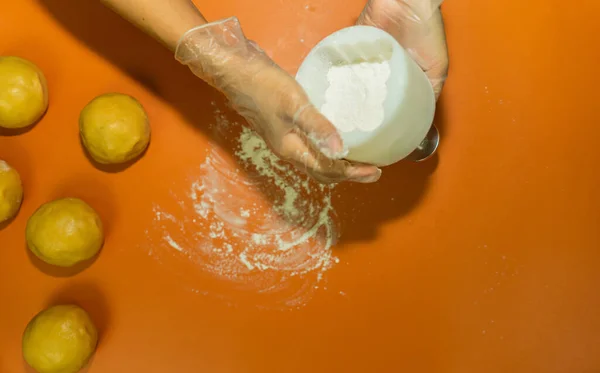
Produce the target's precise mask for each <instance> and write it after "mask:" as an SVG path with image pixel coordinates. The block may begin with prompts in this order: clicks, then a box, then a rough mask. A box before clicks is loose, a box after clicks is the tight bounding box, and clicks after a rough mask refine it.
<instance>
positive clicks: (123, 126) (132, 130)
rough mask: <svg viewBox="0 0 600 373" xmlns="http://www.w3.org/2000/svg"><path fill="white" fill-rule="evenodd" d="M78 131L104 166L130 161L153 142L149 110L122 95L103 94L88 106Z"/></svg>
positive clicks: (87, 147)
mask: <svg viewBox="0 0 600 373" xmlns="http://www.w3.org/2000/svg"><path fill="white" fill-rule="evenodd" d="M79 132H80V134H81V140H82V141H83V145H84V146H85V148H86V149H87V151H88V152H89V154H90V155H91V156H92V158H93V159H94V160H95V161H97V162H98V163H102V164H114V163H124V162H127V161H130V160H132V159H134V158H136V157H137V156H139V155H140V154H142V153H143V152H144V150H146V148H147V147H148V143H149V142H150V124H149V122H148V116H147V115H146V111H145V110H144V108H143V107H142V105H141V104H140V103H139V102H138V101H137V100H136V99H135V98H133V97H131V96H128V95H124V94H120V93H108V94H104V95H102V96H98V97H96V98H95V99H93V100H92V101H91V102H90V103H89V104H87V106H86V107H85V108H84V109H83V110H82V111H81V115H80V117H79Z"/></svg>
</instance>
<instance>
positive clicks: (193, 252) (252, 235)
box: [151, 110, 338, 308]
mask: <svg viewBox="0 0 600 373" xmlns="http://www.w3.org/2000/svg"><path fill="white" fill-rule="evenodd" d="M215 117H216V118H217V123H216V125H214V126H213V127H214V129H215V131H217V132H218V133H220V134H221V135H222V136H223V137H224V138H228V139H229V141H231V139H233V140H234V144H233V148H234V149H235V151H234V154H233V156H231V154H230V153H228V152H226V151H225V150H223V149H222V148H221V147H218V146H216V145H215V146H213V147H212V149H211V150H210V152H209V155H208V156H207V157H206V159H205V161H204V162H203V163H202V164H201V165H200V166H199V167H198V169H197V170H195V171H194V172H193V174H192V176H191V177H190V179H189V186H188V188H187V190H184V191H182V192H175V191H172V193H171V194H172V195H173V196H174V198H175V199H176V201H177V206H178V208H177V209H172V210H169V211H167V210H166V209H165V208H163V207H161V206H160V205H155V206H154V214H155V218H154V222H153V227H152V230H153V231H154V232H153V233H154V234H152V236H153V237H155V236H156V232H157V231H158V232H159V233H160V235H161V236H162V240H160V242H156V240H154V242H152V245H151V246H152V250H151V255H152V257H154V258H155V259H157V260H158V261H160V262H162V263H165V262H166V260H164V259H165V256H169V257H172V256H176V257H178V258H180V259H181V262H182V263H178V265H177V272H178V274H180V275H181V276H182V279H183V280H184V281H186V282H187V283H188V285H189V286H190V288H192V289H193V290H194V291H196V292H198V293H203V294H207V295H214V296H217V297H219V298H223V299H226V300H228V301H229V302H231V303H236V302H238V301H243V300H247V301H248V302H251V303H253V304H255V305H257V306H259V307H267V308H272V307H283V308H290V307H299V306H302V305H304V304H306V302H307V301H308V300H309V299H310V298H311V296H312V295H313V293H314V292H315V290H316V289H318V288H319V287H320V286H322V285H321V282H322V281H323V280H324V276H323V275H324V273H325V272H326V271H327V270H328V269H329V268H331V267H332V265H333V264H335V263H336V262H338V260H337V258H335V257H334V256H333V254H332V245H333V244H334V242H335V240H336V238H337V226H336V224H335V222H334V216H335V214H334V212H333V209H332V206H331V187H330V186H325V185H321V184H318V183H315V182H314V181H312V180H310V179H309V178H308V177H307V176H305V175H303V174H301V173H299V172H298V171H297V170H295V169H294V168H293V167H292V166H291V165H288V164H287V163H285V162H282V161H281V160H279V159H278V158H277V156H275V154H273V153H272V152H271V150H269V148H268V147H267V144H266V143H265V142H264V141H263V140H262V139H261V138H260V137H259V136H258V135H257V134H256V133H255V132H253V131H252V130H250V129H248V128H243V127H241V125H239V124H237V123H230V122H229V121H228V120H227V119H226V117H225V116H224V115H222V114H221V113H220V112H219V111H218V110H217V111H216V113H215ZM171 259H172V258H171ZM180 266H181V267H184V268H186V270H184V271H183V272H182V269H181V268H180ZM190 278H192V279H197V281H196V282H197V283H189V282H193V281H191V280H190ZM206 284H210V288H211V291H210V292H208V291H206V290H205V289H204V288H203V285H206ZM215 288H216V289H219V293H218V294H216V293H214V289H215Z"/></svg>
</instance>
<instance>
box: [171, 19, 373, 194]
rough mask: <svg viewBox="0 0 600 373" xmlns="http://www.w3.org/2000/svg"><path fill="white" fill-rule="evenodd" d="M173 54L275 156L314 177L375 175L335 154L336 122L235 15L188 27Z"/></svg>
mask: <svg viewBox="0 0 600 373" xmlns="http://www.w3.org/2000/svg"><path fill="white" fill-rule="evenodd" d="M175 58H176V59H177V60H178V61H179V62H181V63H182V64H184V65H187V66H188V67H189V68H190V69H191V70H192V72H193V73H194V74H195V75H197V76H198V77H200V78H201V79H203V80H205V81H206V82H207V83H209V84H210V85H212V86H213V87H215V88H216V89H218V90H219V91H221V92H222V93H223V94H224V95H225V96H226V97H227V98H228V99H229V101H230V103H231V105H232V106H233V108H234V109H235V110H237V111H238V113H239V114H241V115H242V116H243V117H244V118H245V119H246V120H247V121H248V122H249V123H250V125H252V126H253V127H254V129H255V130H256V131H257V132H258V133H259V134H260V135H261V136H262V137H263V138H264V139H265V141H266V142H267V143H268V144H269V146H270V147H271V148H272V149H273V151H274V152H275V153H276V154H277V155H278V156H279V157H281V158H282V159H284V160H286V161H289V162H291V163H292V164H294V165H295V166H296V167H298V168H300V169H301V170H303V171H306V172H307V173H308V174H309V175H311V176H313V177H314V178H315V179H317V180H318V181H320V182H324V183H336V182H340V181H344V180H350V181H356V182H363V183H370V182H375V181H377V180H378V179H379V177H380V175H381V171H380V170H379V169H378V168H377V167H375V166H367V165H356V164H351V163H349V162H347V161H345V160H341V159H340V158H342V157H343V156H344V148H343V144H342V139H341V137H340V136H339V134H338V133H337V131H336V129H335V127H333V125H332V124H331V123H330V122H329V121H328V120H327V119H326V118H325V117H324V116H323V115H322V114H321V113H320V112H319V111H318V110H317V108H315V107H314V106H313V105H311V104H310V102H309V100H308V97H307V95H306V93H305V92H304V90H303V89H302V87H300V85H299V84H298V83H297V82H296V80H295V79H294V78H293V77H292V76H290V75H289V74H288V73H286V72H285V71H283V70H282V69H281V68H280V67H279V66H277V65H276V64H275V63H274V62H273V61H272V60H271V59H270V58H269V57H268V56H267V55H266V54H265V53H264V52H263V51H262V50H261V49H260V48H259V47H258V45H256V44H255V43H254V42H252V41H250V40H248V39H246V37H245V36H244V33H243V32H242V29H241V27H240V24H239V21H238V20H237V18H228V19H225V20H222V21H218V22H214V23H210V24H207V25H204V26H200V27H196V28H194V29H191V30H189V31H188V32H187V33H186V34H185V35H183V36H182V38H181V40H180V41H179V44H178V46H177V49H176V51H175Z"/></svg>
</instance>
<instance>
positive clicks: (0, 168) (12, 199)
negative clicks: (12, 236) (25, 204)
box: [0, 160, 23, 223]
mask: <svg viewBox="0 0 600 373" xmlns="http://www.w3.org/2000/svg"><path fill="white" fill-rule="evenodd" d="M21 201H23V185H22V184H21V178H20V177H19V173H18V172H17V171H16V170H15V169H14V168H12V167H10V166H9V165H8V163H6V162H4V161H3V160H0V223H2V222H5V221H7V220H9V219H11V218H12V217H14V216H15V215H16V214H17V212H18V211H19V207H21Z"/></svg>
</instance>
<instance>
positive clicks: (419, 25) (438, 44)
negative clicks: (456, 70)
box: [357, 0, 448, 99]
mask: <svg viewBox="0 0 600 373" xmlns="http://www.w3.org/2000/svg"><path fill="white" fill-rule="evenodd" d="M442 1H443V0H369V2H368V3H367V5H366V6H365V8H364V10H363V12H362V14H361V15H360V17H359V19H358V22H357V23H358V24H359V25H367V26H375V27H377V28H380V29H382V30H384V31H386V32H388V33H389V34H390V35H392V36H393V37H394V38H396V40H398V42H399V43H400V45H402V46H403V47H404V49H406V51H407V52H408V53H409V54H410V55H411V57H412V58H413V59H414V60H415V61H416V62H417V63H418V64H419V66H421V68H422V69H423V71H425V73H426V74H427V77H429V81H430V82H431V85H432V86H433V90H434V92H435V97H436V99H437V98H438V97H439V95H440V93H441V91H442V86H443V85H444V82H445V80H446V77H447V75H448V50H447V46H446V36H445V32H444V21H443V19H442V14H441V12H440V5H441V4H442Z"/></svg>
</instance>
